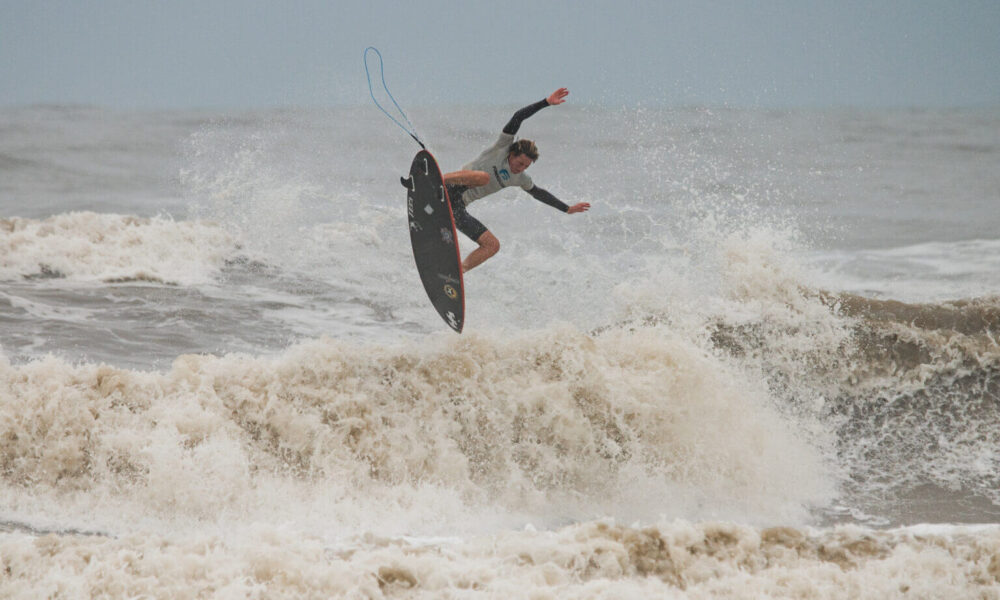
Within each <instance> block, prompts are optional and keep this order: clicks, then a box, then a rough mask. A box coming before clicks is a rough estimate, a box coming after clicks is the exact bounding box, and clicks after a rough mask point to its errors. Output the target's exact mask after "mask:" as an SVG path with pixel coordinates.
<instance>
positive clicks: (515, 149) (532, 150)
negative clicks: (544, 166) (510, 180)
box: [508, 140, 538, 162]
mask: <svg viewBox="0 0 1000 600" xmlns="http://www.w3.org/2000/svg"><path fill="white" fill-rule="evenodd" d="M508 151H509V152H510V153H511V154H513V155H514V156H518V155H520V154H523V155H525V156H527V157H528V158H530V159H531V162H534V161H536V160H538V146H536V145H535V142H533V141H531V140H517V141H516V142H514V143H513V144H511V145H510V148H508Z"/></svg>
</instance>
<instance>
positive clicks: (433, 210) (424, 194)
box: [400, 150, 465, 333]
mask: <svg viewBox="0 0 1000 600" xmlns="http://www.w3.org/2000/svg"><path fill="white" fill-rule="evenodd" d="M400 182H401V183H402V184H403V186H404V187H405V188H406V214H407V220H408V221H409V225H410V243H411V244H412V245H413V260H414V262H416V264H417V273H419V274H420V281H421V282H423V284H424V291H426V292H427V297H428V298H430V300H431V304H432V305H434V308H435V309H436V310H437V312H438V314H439V315H441V318H442V319H444V322H445V323H447V324H448V326H449V327H451V328H452V329H454V330H455V331H456V332H458V333H462V326H463V325H464V323H465V288H464V286H463V283H462V257H461V254H460V251H459V248H458V235H457V233H456V231H455V217H454V216H453V215H452V213H451V201H450V200H449V199H448V190H447V188H445V186H444V181H443V179H442V177H441V169H439V168H438V164H437V161H436V160H434V156H433V155H432V154H431V153H430V152H428V151H427V150H421V151H420V152H418V153H417V155H416V156H414V157H413V163H412V164H411V165H410V176H409V178H407V179H403V178H400Z"/></svg>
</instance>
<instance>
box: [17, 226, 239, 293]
mask: <svg viewBox="0 0 1000 600" xmlns="http://www.w3.org/2000/svg"><path fill="white" fill-rule="evenodd" d="M235 251H236V244H235V242H234V240H233V238H232V237H230V236H229V235H228V234H227V233H226V232H225V231H224V230H222V229H220V228H219V227H216V226H214V225H212V224H210V223H205V222H196V221H195V222H190V221H180V222H177V221H174V220H173V219H170V218H167V217H152V218H141V217H134V216H127V215H117V214H100V213H93V212H71V213H64V214H59V215H55V216H52V217H48V218H46V219H21V218H17V217H14V218H8V219H3V220H2V221H0V256H2V258H0V279H6V280H11V279H18V278H22V277H34V276H55V277H63V278H66V279H69V280H74V281H102V282H110V281H120V280H140V281H141V280H150V281H158V282H165V283H180V284H196V283H204V282H206V281H210V280H211V279H212V277H213V276H215V275H216V274H217V273H218V271H219V269H220V268H221V267H222V266H223V264H224V261H225V260H226V258H227V257H229V256H231V255H233V254H234V252H235Z"/></svg>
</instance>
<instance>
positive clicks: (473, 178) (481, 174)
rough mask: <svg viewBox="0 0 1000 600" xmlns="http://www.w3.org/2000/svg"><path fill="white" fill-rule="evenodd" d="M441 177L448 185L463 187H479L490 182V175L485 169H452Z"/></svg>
mask: <svg viewBox="0 0 1000 600" xmlns="http://www.w3.org/2000/svg"><path fill="white" fill-rule="evenodd" d="M441 179H443V180H444V182H445V183H446V184H448V185H464V186H465V187H479V186H481V185H486V184H487V183H489V182H490V176H489V175H487V174H486V172H485V171H453V172H451V173H445V174H444V175H443V176H442V177H441Z"/></svg>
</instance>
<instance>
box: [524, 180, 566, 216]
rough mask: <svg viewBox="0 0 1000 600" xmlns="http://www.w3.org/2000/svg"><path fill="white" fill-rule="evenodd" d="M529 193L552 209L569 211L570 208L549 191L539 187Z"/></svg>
mask: <svg viewBox="0 0 1000 600" xmlns="http://www.w3.org/2000/svg"><path fill="white" fill-rule="evenodd" d="M528 193H529V194H531V196H532V197H533V198H534V199H535V200H538V201H539V202H542V203H544V204H548V205H549V206H551V207H552V208H557V209H559V210H561V211H563V212H566V211H568V210H569V206H567V205H566V204H565V203H564V202H563V201H562V200H560V199H559V198H556V197H555V196H553V195H552V194H550V193H549V192H548V191H547V190H543V189H542V188H540V187H538V186H537V185H536V186H535V187H533V188H531V189H530V190H528Z"/></svg>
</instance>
